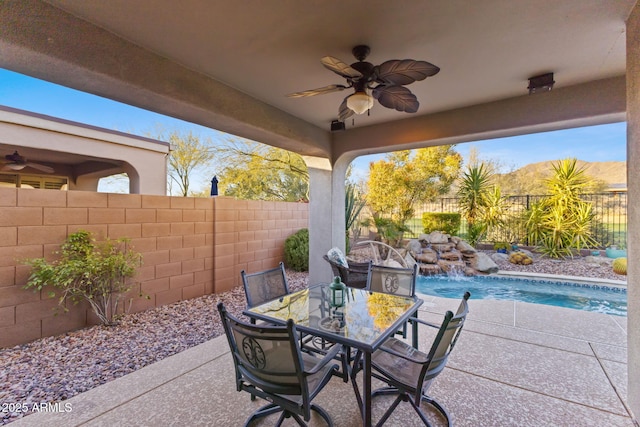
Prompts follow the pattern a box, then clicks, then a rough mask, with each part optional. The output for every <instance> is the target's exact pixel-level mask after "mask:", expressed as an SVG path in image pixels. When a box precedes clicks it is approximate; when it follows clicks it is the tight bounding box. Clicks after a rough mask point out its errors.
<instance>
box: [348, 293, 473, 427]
mask: <svg viewBox="0 0 640 427" xmlns="http://www.w3.org/2000/svg"><path fill="white" fill-rule="evenodd" d="M470 296H471V294H469V292H465V294H464V296H463V298H462V301H461V302H460V306H459V307H458V310H457V311H456V314H455V315H454V314H453V313H452V312H451V311H447V313H446V314H445V315H444V320H443V321H442V324H441V325H437V324H433V323H429V322H426V321H424V320H420V319H414V321H416V322H418V323H419V324H421V325H426V326H429V327H431V328H435V329H438V332H437V334H436V336H435V339H434V340H433V342H432V343H431V347H430V350H429V352H428V353H423V352H421V351H417V350H416V349H415V348H413V347H412V346H410V345H409V344H407V343H406V342H404V341H401V340H398V339H396V338H389V339H388V340H387V341H385V342H384V343H383V344H382V347H380V349H379V350H377V351H375V352H374V353H373V355H372V356H371V368H372V370H371V375H372V376H373V377H375V378H378V379H379V380H381V381H384V382H385V383H387V384H388V387H384V388H380V389H377V390H375V391H374V392H373V394H372V395H373V397H375V396H379V395H389V394H397V395H398V397H397V398H396V400H395V401H394V402H393V403H392V404H391V406H390V407H389V409H388V410H387V411H386V412H385V413H384V415H383V416H382V418H381V419H380V421H379V422H378V424H377V425H378V426H381V425H383V424H384V423H385V422H386V421H387V419H388V418H389V416H390V415H391V413H392V412H393V411H394V410H395V408H396V407H397V406H398V404H400V402H402V401H405V402H407V401H408V402H409V403H411V406H412V407H413V409H414V410H415V411H416V412H417V413H418V416H420V419H422V421H423V422H424V424H425V425H427V426H429V425H430V424H429V422H428V420H427V417H426V416H425V414H424V413H423V412H422V411H421V410H420V404H421V403H422V401H423V400H424V401H426V402H428V403H429V404H431V405H432V406H433V407H434V408H435V409H436V410H437V411H438V412H439V413H440V414H442V416H443V417H444V418H445V420H446V422H447V426H449V425H451V421H450V419H449V414H448V413H447V411H446V409H445V408H444V407H443V406H442V405H440V404H439V403H438V402H437V401H436V400H435V399H433V398H432V397H430V396H429V395H428V394H427V391H428V390H429V387H430V386H431V384H432V383H433V380H434V379H435V378H436V377H437V376H438V374H440V373H441V372H442V371H443V370H444V368H445V365H446V364H447V360H448V359H449V355H450V354H451V351H452V350H453V347H454V346H455V344H456V342H457V340H458V337H459V336H460V332H461V331H462V327H463V325H464V321H465V319H466V317H467V314H468V312H469V306H468V304H467V300H468V299H469V297H470ZM359 370H360V367H358V369H354V371H353V372H352V378H355V375H357V372H358V371H359ZM352 383H353V384H354V388H355V387H357V385H355V384H356V383H355V380H354V381H352ZM356 391H357V388H356Z"/></svg>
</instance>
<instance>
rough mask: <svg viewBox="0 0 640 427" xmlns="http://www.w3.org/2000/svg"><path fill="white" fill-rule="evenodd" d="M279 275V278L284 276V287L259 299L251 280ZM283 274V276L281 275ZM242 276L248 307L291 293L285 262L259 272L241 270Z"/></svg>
mask: <svg viewBox="0 0 640 427" xmlns="http://www.w3.org/2000/svg"><path fill="white" fill-rule="evenodd" d="M271 275H274V276H277V277H278V278H279V279H280V277H281V278H282V289H279V292H275V293H268V294H267V293H265V294H264V295H263V298H262V299H260V300H259V301H258V300H257V299H256V298H255V296H256V295H255V292H254V290H253V289H251V282H252V280H253V279H257V278H260V277H268V276H271ZM280 275H281V276H280ZM240 277H242V286H244V294H245V297H246V298H247V308H252V307H255V306H257V305H260V304H262V303H264V302H267V301H269V300H272V299H275V298H278V297H281V296H284V295H287V294H288V293H289V284H288V282H287V275H286V273H285V270H284V264H283V263H282V262H281V263H280V264H279V265H278V266H277V267H275V268H271V269H268V270H264V271H259V272H257V273H247V272H245V271H244V270H242V271H241V272H240ZM264 291H269V289H264Z"/></svg>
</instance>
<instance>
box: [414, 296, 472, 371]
mask: <svg viewBox="0 0 640 427" xmlns="http://www.w3.org/2000/svg"><path fill="white" fill-rule="evenodd" d="M470 296H471V294H470V293H469V292H465V293H464V296H463V297H462V301H460V305H459V306H458V310H457V311H456V314H455V315H454V314H453V313H452V312H451V311H447V313H446V314H445V315H444V320H443V321H442V325H441V326H440V329H439V330H438V333H437V335H436V338H435V339H434V340H433V343H432V344H431V349H430V350H429V355H428V358H427V360H428V362H427V364H426V365H425V367H424V369H423V372H422V374H423V375H424V380H430V379H432V378H434V377H435V376H436V375H438V374H439V373H440V372H442V370H443V369H444V367H445V365H446V364H447V360H448V359H449V355H450V354H451V351H452V350H453V348H454V347H455V345H456V342H457V341H458V337H459V336H460V332H461V331H462V327H463V326H464V322H465V319H466V318H467V314H468V313H469V305H468V303H467V301H468V300H469V297H470Z"/></svg>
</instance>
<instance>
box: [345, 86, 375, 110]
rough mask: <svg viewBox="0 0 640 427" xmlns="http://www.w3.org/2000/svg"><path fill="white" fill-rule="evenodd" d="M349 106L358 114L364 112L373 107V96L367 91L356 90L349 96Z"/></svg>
mask: <svg viewBox="0 0 640 427" xmlns="http://www.w3.org/2000/svg"><path fill="white" fill-rule="evenodd" d="M347 107H349V109H350V110H352V111H353V112H354V113H356V114H364V113H365V112H366V111H367V110H369V109H370V108H371V107H373V97H372V96H371V95H368V94H367V93H366V92H362V91H359V92H356V93H354V94H353V95H351V96H350V97H349V98H347Z"/></svg>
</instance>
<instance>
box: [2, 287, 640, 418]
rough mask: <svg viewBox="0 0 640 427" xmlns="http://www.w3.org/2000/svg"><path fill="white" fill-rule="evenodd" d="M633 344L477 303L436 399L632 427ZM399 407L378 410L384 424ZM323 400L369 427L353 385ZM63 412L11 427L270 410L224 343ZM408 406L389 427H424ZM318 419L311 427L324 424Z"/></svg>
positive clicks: (461, 413)
mask: <svg viewBox="0 0 640 427" xmlns="http://www.w3.org/2000/svg"><path fill="white" fill-rule="evenodd" d="M424 299H425V304H424V305H423V306H422V308H421V309H420V313H419V317H421V318H424V319H429V320H431V321H439V320H441V318H442V314H443V313H444V311H446V310H448V309H451V308H452V306H453V307H455V306H456V305H457V301H455V300H450V299H444V298H436V297H424ZM626 343H627V340H626V319H625V318H624V317H618V316H609V315H604V314H597V313H589V312H582V311H578V310H572V309H565V308H559V307H551V306H545V305H538V304H528V303H514V302H509V301H488V300H487V301H479V300H472V301H471V305H470V314H469V318H468V321H467V323H466V324H465V329H464V330H463V332H462V335H461V337H460V340H459V343H458V346H457V347H456V349H455V350H454V353H453V354H452V356H451V359H450V361H449V364H448V366H447V368H446V371H445V373H444V374H442V375H440V376H439V377H438V379H437V380H436V382H435V384H434V386H433V388H432V389H431V390H432V395H433V396H434V397H435V398H436V399H438V400H439V401H440V402H441V403H443V404H444V405H445V407H446V408H447V410H448V411H449V413H450V415H451V416H452V419H453V422H454V424H455V425H456V426H459V427H464V426H469V427H477V426H559V425H565V426H569V425H579V426H584V427H588V426H593V427H600V426H611V427H614V426H615V427H623V426H625V427H631V426H634V425H635V424H634V422H633V420H632V418H631V416H630V414H629V411H628V408H627V406H626V398H627V385H626V371H627V365H626V350H627V346H626ZM421 344H426V342H422V343H421ZM375 385H376V383H374V387H375ZM391 400H392V398H391V397H381V398H377V399H376V400H374V408H373V419H374V421H375V420H377V419H378V418H379V417H380V415H381V414H382V412H383V411H384V410H385V409H386V408H387V407H388V406H389V405H390V403H391ZM314 401H315V402H316V403H317V404H319V405H320V406H322V407H323V408H324V409H326V410H327V411H328V412H329V413H330V415H331V417H332V418H333V421H334V423H335V425H336V426H345V427H352V426H353V427H356V426H359V425H361V420H360V415H359V413H358V409H357V403H356V399H355V397H354V394H353V390H352V388H351V385H350V384H345V383H343V382H342V380H341V379H340V378H338V377H335V378H333V379H332V380H331V382H330V383H329V385H328V386H327V387H326V388H325V390H323V391H322V392H321V393H320V394H319V395H318V397H317V398H316V399H315V400H314ZM65 403H68V404H70V407H69V408H70V409H71V410H68V409H69V408H67V412H61V413H51V412H41V413H35V414H32V415H29V416H27V417H25V418H22V419H19V420H17V421H14V422H13V423H11V425H12V426H16V427H22V426H41V425H48V426H65V427H68V426H78V425H86V426H101V425H104V426H113V425H148V426H151V425H166V424H175V425H202V426H204V425H210V426H213V425H229V426H231V425H241V423H243V422H244V421H245V419H246V418H247V417H248V416H249V415H250V414H251V413H252V412H253V411H255V410H256V409H257V408H258V407H259V406H261V405H263V404H264V402H260V401H254V402H252V401H251V400H250V399H249V396H248V394H246V393H238V392H236V390H235V383H234V378H233V364H232V359H231V355H230V354H229V347H228V344H227V341H226V338H225V337H224V336H220V337H218V338H216V339H213V340H211V341H208V342H207V343H205V344H201V345H199V346H197V347H194V348H191V349H189V350H187V351H185V352H183V353H180V354H178V355H176V356H172V357H169V358H167V359H164V360H162V361H160V362H157V363H155V364H153V365H150V366H147V367H145V368H143V369H141V370H139V371H136V372H134V373H132V374H129V375H127V376H125V377H122V378H120V379H117V380H115V381H112V382H109V383H107V384H104V385H102V386H100V387H97V388H95V389H93V390H90V391H88V392H86V393H83V394H81V395H78V396H76V397H73V398H71V399H69V400H68V401H65ZM402 405H406V408H404V409H406V410H396V411H395V412H394V415H393V416H392V418H390V419H389V421H388V425H393V426H396V425H398V426H399V425H402V426H419V425H422V423H421V421H420V419H419V418H418V417H417V416H416V415H415V412H414V411H413V410H411V409H409V407H408V406H409V404H408V403H403V404H402ZM423 406H424V407H425V408H426V407H427V406H426V405H423ZM400 409H402V408H400ZM315 417H316V415H314V416H313V417H312V421H311V425H313V426H324V425H325V424H324V423H323V421H322V420H320V419H316V418H315ZM433 421H434V423H433V425H434V426H441V425H443V422H442V419H439V418H436V416H434V418H433ZM272 422H275V418H274V420H273V421H272ZM266 424H267V425H268V422H267V423H266ZM294 424H295V423H293V422H291V423H290V424H287V423H285V425H294Z"/></svg>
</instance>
